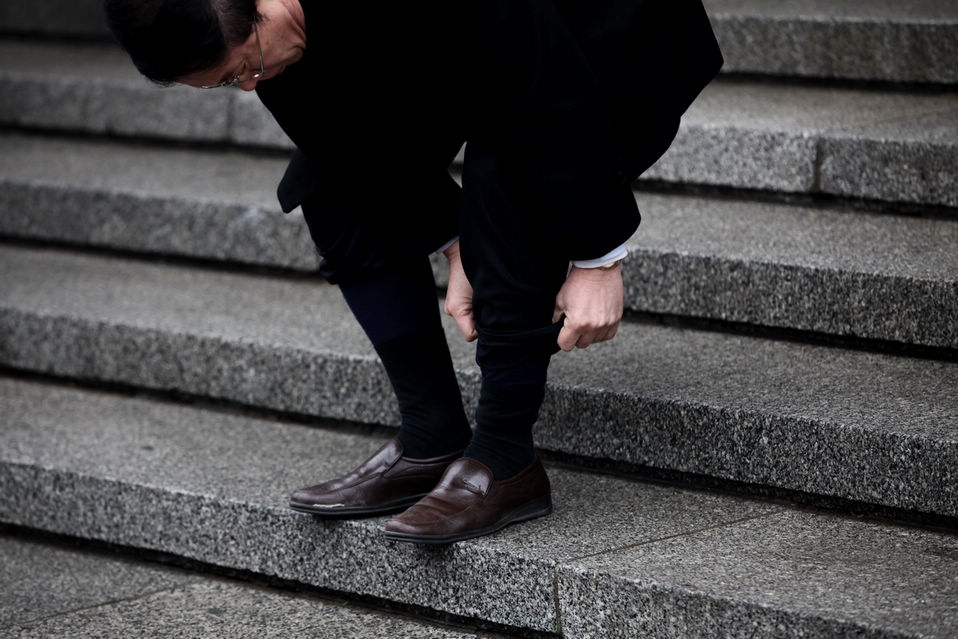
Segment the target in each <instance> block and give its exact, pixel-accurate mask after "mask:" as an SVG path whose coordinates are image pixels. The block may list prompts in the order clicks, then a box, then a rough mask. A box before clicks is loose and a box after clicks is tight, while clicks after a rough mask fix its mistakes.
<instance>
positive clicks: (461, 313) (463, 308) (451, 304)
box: [443, 241, 479, 342]
mask: <svg viewBox="0 0 958 639" xmlns="http://www.w3.org/2000/svg"><path fill="white" fill-rule="evenodd" d="M443 253H444V254H445V256H446V258H447V259H448V260H449V286H448V287H447V288H446V303H445V305H444V307H443V308H444V310H445V311H446V314H447V315H451V316H452V318H453V319H454V320H456V324H457V325H458V326H459V330H460V331H461V332H462V335H463V337H465V338H466V341H467V342H471V341H473V340H474V339H476V338H477V337H479V333H477V332H476V320H475V318H473V316H472V284H470V283H469V279H468V278H467V277H466V272H465V271H464V270H463V268H462V259H461V258H460V256H459V242H458V241H457V242H455V243H454V244H452V245H451V246H449V247H448V248H447V249H446V250H445V251H443Z"/></svg>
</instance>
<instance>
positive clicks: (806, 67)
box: [705, 0, 958, 84]
mask: <svg viewBox="0 0 958 639" xmlns="http://www.w3.org/2000/svg"><path fill="white" fill-rule="evenodd" d="M705 6H706V9H707V10H708V12H709V16H710V17H711V19H712V25H713V28H714V29H715V35H716V37H717V38H718V40H719V44H720V45H721V47H722V53H723V54H724V55H725V68H724V71H725V72H726V73H729V72H734V73H756V74H766V75H781V76H801V77H813V78H841V79H854V80H881V81H886V82H933V83H945V84H955V83H958V65H956V64H955V60H958V4H956V3H955V2H953V1H952V0H908V1H907V2H894V1H889V0H883V1H880V2H875V1H874V0H803V1H802V2H769V1H768V0H705Z"/></svg>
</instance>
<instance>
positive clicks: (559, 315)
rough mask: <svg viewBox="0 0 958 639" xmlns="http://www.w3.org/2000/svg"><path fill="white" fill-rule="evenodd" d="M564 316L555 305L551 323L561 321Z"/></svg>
mask: <svg viewBox="0 0 958 639" xmlns="http://www.w3.org/2000/svg"><path fill="white" fill-rule="evenodd" d="M564 314H565V313H564V312H563V311H562V309H561V308H559V307H558V305H557V306H556V308H555V310H554V311H552V323H553V324H555V323H556V322H558V321H559V320H560V319H562V316H563V315H564Z"/></svg>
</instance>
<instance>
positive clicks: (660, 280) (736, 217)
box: [623, 193, 958, 348]
mask: <svg viewBox="0 0 958 639" xmlns="http://www.w3.org/2000/svg"><path fill="white" fill-rule="evenodd" d="M637 200H638V202H639V208H640V209H641V211H642V225H641V226H640V227H639V230H638V232H637V233H636V234H635V236H634V237H633V238H632V240H631V242H630V249H631V251H632V252H631V255H630V256H629V259H628V260H627V261H626V263H625V265H624V267H623V268H624V279H625V283H626V295H625V297H626V305H627V306H628V307H630V308H633V309H638V310H643V311H651V312H656V313H673V314H678V315H686V316H692V317H710V318H714V319H721V320H731V321H737V322H746V323H750V324H761V325H766V326H781V327H788V328H797V329H803V330H812V331H818V332H823V333H829V334H835V335H854V336H858V337H867V338H877V339H885V340H893V341H898V342H906V343H913V344H925V345H932V346H946V347H951V348H956V347H958V322H956V321H954V318H956V317H958V222H956V221H954V220H931V219H919V218H915V217H898V216H894V215H888V214H868V213H860V212H855V211H849V210H842V209H813V208H807V207H801V206H788V205H779V204H766V203H759V202H746V201H739V200H728V199H724V200H719V199H704V198H691V197H678V196H668V197H665V196H659V195H652V194H645V193H639V194H637Z"/></svg>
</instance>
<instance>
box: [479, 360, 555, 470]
mask: <svg viewBox="0 0 958 639" xmlns="http://www.w3.org/2000/svg"><path fill="white" fill-rule="evenodd" d="M544 395H545V380H543V381H541V382H533V383H526V384H518V385H510V386H506V385H503V384H500V383H497V382H494V381H491V380H489V379H485V378H484V379H483V380H482V389H481V390H480V392H479V406H478V407H477V408H476V430H475V432H474V433H473V435H472V442H471V443H470V444H469V447H468V448H467V449H466V453H465V456H466V457H470V458H472V459H475V460H476V461H479V462H482V463H483V464H485V465H486V466H487V467H488V468H489V469H490V470H491V471H492V474H493V477H494V479H496V480H502V479H508V478H509V477H512V476H514V475H516V474H518V473H519V472H520V471H522V470H523V469H525V468H526V467H527V466H528V465H529V464H530V463H532V460H533V459H534V458H535V448H534V447H533V441H532V426H533V424H535V422H536V419H537V418H538V416H539V407H540V406H541V405H542V399H543V397H544Z"/></svg>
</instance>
